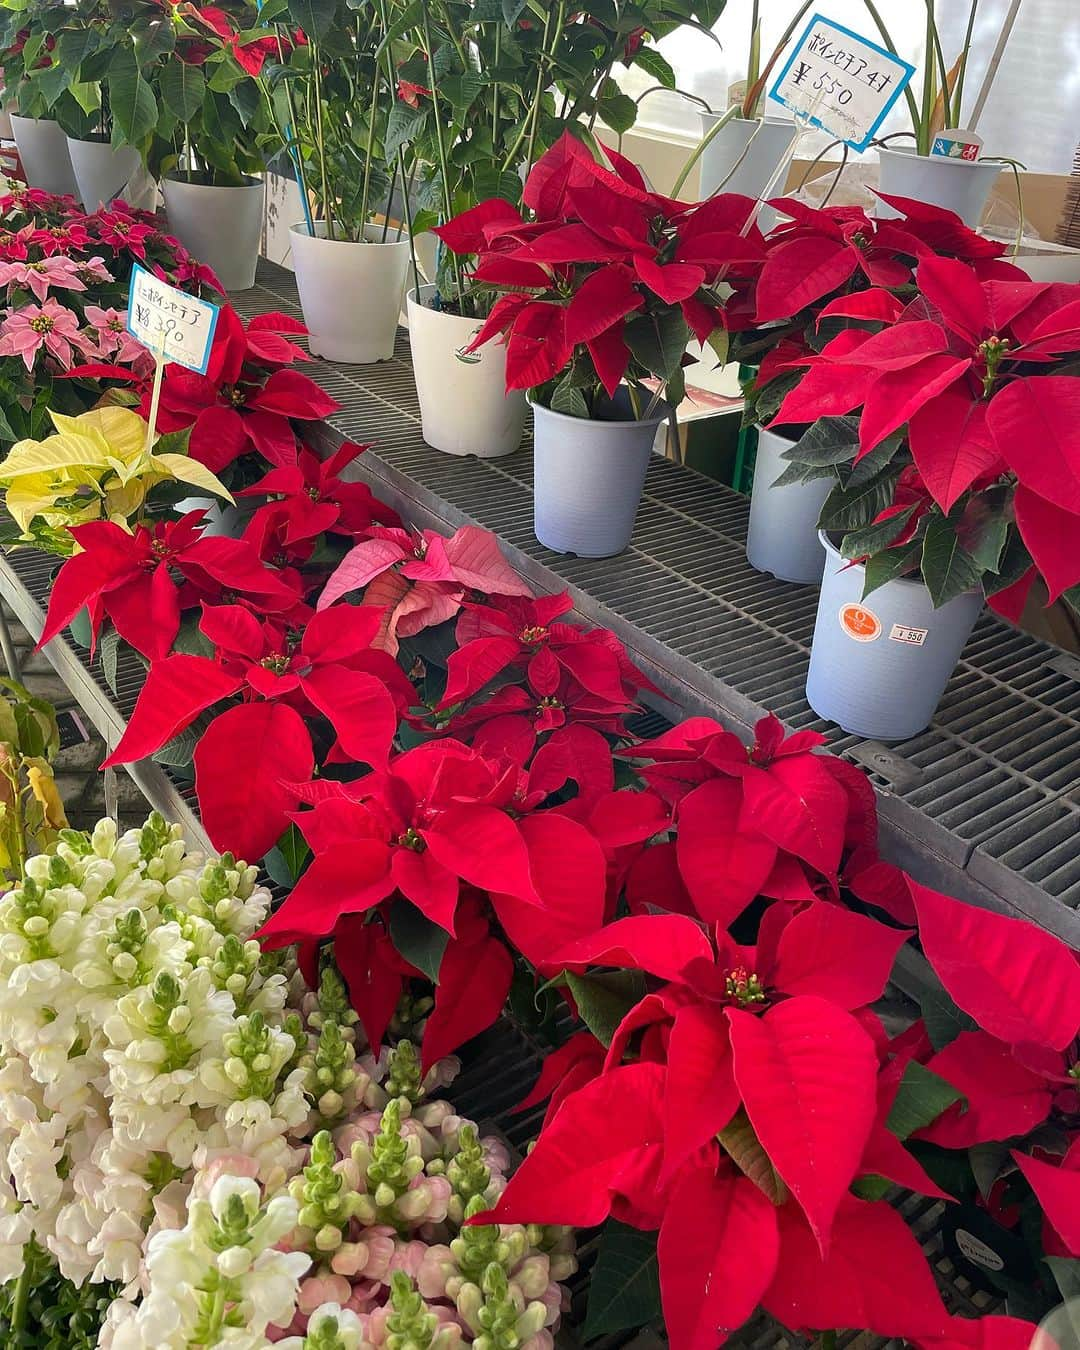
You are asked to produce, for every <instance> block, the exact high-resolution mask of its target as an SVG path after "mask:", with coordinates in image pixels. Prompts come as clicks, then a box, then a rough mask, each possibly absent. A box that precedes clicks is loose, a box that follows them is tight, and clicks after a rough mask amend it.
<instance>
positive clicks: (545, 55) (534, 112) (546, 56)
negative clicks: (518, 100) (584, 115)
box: [500, 0, 580, 177]
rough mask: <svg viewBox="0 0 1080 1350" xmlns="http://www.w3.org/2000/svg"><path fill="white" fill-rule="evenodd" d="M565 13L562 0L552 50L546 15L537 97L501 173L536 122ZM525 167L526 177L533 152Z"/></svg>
mask: <svg viewBox="0 0 1080 1350" xmlns="http://www.w3.org/2000/svg"><path fill="white" fill-rule="evenodd" d="M565 13H566V4H565V0H560V4H559V22H558V27H557V30H556V33H555V40H554V41H553V42H552V44H551V51H550V52H549V50H548V33H549V32H550V24H551V12H550V11H548V13H547V14H546V15H545V16H544V37H543V41H542V43H541V45H540V50H539V51H538V52H537V54H536V60H537V72H536V93H535V97H534V98H533V102H532V105H531V106H530V108H529V111H528V112H527V113H526V114H525V118H524V120H523V121H522V123H521V126H520V128H519V130H518V134H517V135H516V136H515V137H514V143H513V145H511V147H510V149H509V150H508V151H507V154H506V158H505V159H504V160H503V163H502V169H501V170H500V172H501V173H507V172H508V171H509V170H510V169H512V168H513V167H514V160H515V159H516V158H517V156H518V153H519V151H520V150H521V147H522V146H523V145H524V144H525V138H526V137H527V136H528V135H529V133H530V128H531V127H533V126H534V125H535V124H536V121H537V118H538V115H539V109H540V100H541V99H542V98H543V96H544V86H545V84H546V79H545V67H546V65H547V62H548V61H549V60H550V59H551V53H552V52H554V50H555V46H556V43H557V42H558V40H559V38H560V37H561V36H562V29H563V20H564V18H565ZM578 102H580V99H579V100H578ZM577 106H578V105H577V103H575V104H574V106H573V108H571V110H570V117H569V119H568V120H567V125H569V123H570V122H573V121H574V120H575V118H576V115H577ZM532 144H535V140H534V141H533V142H532ZM525 167H526V177H528V170H529V168H531V167H532V155H531V154H529V155H528V156H527V162H526V166H525Z"/></svg>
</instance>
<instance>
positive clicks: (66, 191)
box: [11, 113, 79, 197]
mask: <svg viewBox="0 0 1080 1350" xmlns="http://www.w3.org/2000/svg"><path fill="white" fill-rule="evenodd" d="M11 131H12V135H13V136H14V137H15V145H16V148H17V149H18V151H19V162H20V163H21V164H22V167H23V173H24V174H25V175H26V181H27V183H28V184H29V185H30V187H36V188H41V189H42V190H43V191H45V192H54V193H56V194H57V195H59V196H64V195H70V196H72V197H77V196H78V195H79V185H78V183H76V181H75V172H74V170H73V169H72V167H71V157H70V155H69V154H68V145H67V137H66V136H65V135H64V133H63V132H62V131H61V130H60V127H59V125H58V124H57V123H56V122H50V121H48V120H47V119H46V118H38V117H19V116H17V115H16V114H14V113H13V114H12V117H11Z"/></svg>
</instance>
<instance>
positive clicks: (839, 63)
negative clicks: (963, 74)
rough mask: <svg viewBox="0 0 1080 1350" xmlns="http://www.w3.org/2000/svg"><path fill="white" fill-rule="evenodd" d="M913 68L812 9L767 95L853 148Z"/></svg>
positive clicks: (868, 136)
mask: <svg viewBox="0 0 1080 1350" xmlns="http://www.w3.org/2000/svg"><path fill="white" fill-rule="evenodd" d="M914 73H915V67H914V66H912V65H909V64H908V62H907V61H902V60H901V59H900V58H899V57H898V56H895V55H894V54H893V53H892V52H887V51H886V50H885V48H884V47H879V46H878V45H877V43H874V42H870V41H868V40H867V39H866V38H864V37H860V36H859V35H858V33H853V32H852V31H851V30H850V29H848V28H844V27H843V26H842V25H841V24H838V23H834V22H833V21H832V20H831V19H825V18H822V16H821V15H820V14H815V15H814V17H813V18H812V19H811V20H810V23H809V24H808V25H807V28H806V31H805V32H804V33H803V35H802V37H801V38H800V39H799V42H798V43H797V45H796V47H795V50H794V51H793V52H792V54H791V56H790V57H789V58H788V60H787V63H786V64H785V66H784V68H783V70H781V72H780V74H779V76H778V77H777V80H776V83H775V84H774V85H773V87H772V89H771V90H770V91H769V97H770V98H772V99H775V100H776V102H777V103H782V104H783V105H784V107H785V108H790V109H791V111H792V112H793V113H795V114H796V116H800V117H805V118H806V119H807V121H808V122H809V124H810V125H811V126H815V127H820V128H821V129H822V130H823V131H827V132H829V133H830V135H833V136H835V137H836V138H837V139H838V140H841V141H846V142H847V143H848V145H850V146H851V148H852V149H853V150H865V149H866V147H867V146H868V145H869V144H870V142H871V141H872V140H873V138H874V134H875V132H876V131H877V129H878V127H880V126H881V124H882V122H883V121H884V120H885V118H886V117H887V116H888V115H889V110H890V109H891V108H892V106H893V104H894V103H895V102H896V100H897V99H898V98H899V97H900V95H901V94H902V93H903V91H904V88H905V86H906V85H907V83H908V81H909V80H910V79H911V77H912V75H913V74H914Z"/></svg>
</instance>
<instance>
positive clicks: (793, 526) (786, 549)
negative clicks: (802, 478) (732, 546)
mask: <svg viewBox="0 0 1080 1350" xmlns="http://www.w3.org/2000/svg"><path fill="white" fill-rule="evenodd" d="M794 444H795V442H794V440H791V439H789V438H788V437H787V436H781V435H779V434H778V433H777V432H775V431H766V430H765V429H764V428H761V429H760V430H759V431H758V444H757V458H756V459H755V461H754V486H753V490H752V492H751V495H750V525H749V528H748V529H747V532H746V558H747V561H748V562H749V564H750V566H751V567H756V568H757V570H758V571H759V572H771V573H772V575H773V576H774V577H777V578H779V580H780V581H794V582H797V583H798V584H800V585H803V586H817V585H819V584H820V582H821V569H822V568H823V567H824V565H825V552H824V550H823V549H822V547H821V540H820V538H819V537H818V517H819V516H820V515H821V508H822V507H823V506H824V504H825V498H826V497H827V496H828V495H829V491H830V489H831V488H832V486H833V484H834V483H835V481H836V480H835V478H815V479H814V480H813V481H812V482H810V483H789V484H785V485H784V486H783V487H776V486H774V484H775V483H776V480H777V479H778V478H779V477H780V475H781V474H782V473H783V472H784V470H785V469H787V468H789V467H790V461H788V460H786V459H783V458H782V456H783V453H784V451H785V450H790V449H791V447H792V446H793V445H794Z"/></svg>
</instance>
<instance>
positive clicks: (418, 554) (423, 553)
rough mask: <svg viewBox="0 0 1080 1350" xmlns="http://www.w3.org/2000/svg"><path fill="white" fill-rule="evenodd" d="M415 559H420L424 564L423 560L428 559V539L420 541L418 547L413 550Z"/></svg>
mask: <svg viewBox="0 0 1080 1350" xmlns="http://www.w3.org/2000/svg"><path fill="white" fill-rule="evenodd" d="M413 557H414V558H417V559H419V560H420V561H421V562H423V560H424V559H425V558H426V557H427V540H426V539H421V541H420V542H419V543H418V544H417V546H416V547H415V548H414V549H413Z"/></svg>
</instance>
